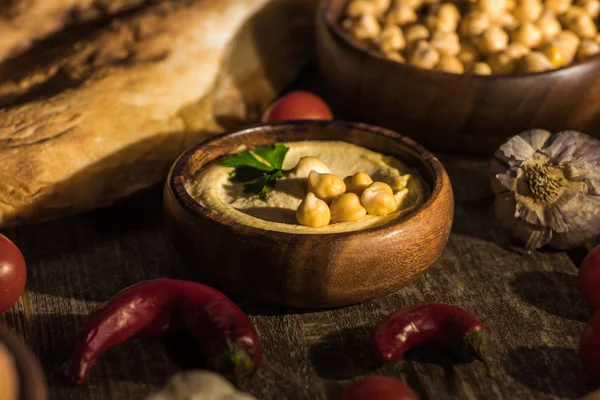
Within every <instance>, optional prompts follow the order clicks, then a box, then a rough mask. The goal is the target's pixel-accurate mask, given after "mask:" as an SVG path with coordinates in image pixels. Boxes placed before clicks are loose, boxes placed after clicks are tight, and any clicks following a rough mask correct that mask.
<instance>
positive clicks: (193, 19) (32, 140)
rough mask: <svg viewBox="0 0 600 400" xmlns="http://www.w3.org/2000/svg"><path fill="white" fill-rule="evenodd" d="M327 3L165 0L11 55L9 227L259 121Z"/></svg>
mask: <svg viewBox="0 0 600 400" xmlns="http://www.w3.org/2000/svg"><path fill="white" fill-rule="evenodd" d="M315 5H316V1H315V0H220V1H214V0H180V1H177V0H175V1H167V2H159V3H155V4H150V5H146V6H144V7H142V8H141V9H140V10H139V11H137V12H134V13H131V15H126V16H122V17H120V18H117V19H115V20H113V21H111V22H110V23H109V24H107V26H105V27H101V28H99V29H94V30H92V31H91V32H84V33H81V34H80V35H77V36H76V38H77V40H73V39H68V38H72V37H73V35H72V34H70V35H64V38H62V39H64V40H62V39H61V40H60V41H59V42H58V43H59V44H55V43H48V44H47V45H46V46H43V47H40V46H37V45H36V46H34V47H33V48H32V49H30V50H29V51H28V52H25V53H24V54H22V55H20V56H18V57H17V58H14V59H11V60H9V61H7V62H6V63H4V64H3V65H1V66H0V76H2V77H3V79H2V80H1V81H0V106H3V108H1V109H0V160H2V161H1V162H0V177H1V179H0V227H2V226H11V225H16V224H21V223H24V222H29V221H37V220H43V219H50V218H56V217H59V216H63V215H67V214H71V213H75V212H80V211H84V210H89V209H92V208H95V207H98V206H102V205H105V204H109V203H111V202H113V201H115V200H116V199H119V198H121V197H124V196H127V195H129V194H131V193H134V192H136V191H138V190H140V189H142V188H145V187H147V186H150V185H152V184H155V183H157V182H160V181H161V180H162V179H163V178H164V176H165V174H166V172H167V170H168V168H169V166H170V164H171V163H172V162H173V160H174V159H175V158H176V157H177V155H178V154H180V153H181V152H182V151H183V150H184V149H185V148H186V147H188V146H189V145H191V144H192V143H194V142H197V141H199V140H201V139H202V138H204V137H206V136H208V135H212V134H215V133H218V132H220V131H221V130H222V129H223V127H224V125H225V121H227V123H231V122H232V121H233V122H234V123H235V122H237V123H240V122H243V121H244V120H247V118H248V110H249V108H252V109H255V108H256V107H259V108H260V107H264V106H265V105H266V104H267V103H268V102H269V101H271V100H272V99H273V98H274V96H275V95H276V93H277V92H278V91H280V90H281V89H282V88H283V86H284V85H285V84H287V83H289V82H290V81H291V80H292V79H293V78H294V77H295V76H296V75H297V73H298V72H299V71H300V69H301V68H302V67H303V66H304V65H305V64H306V62H307V61H308V60H309V58H310V57H311V55H312V45H311V44H312V43H311V42H312V40H311V39H312V38H311V33H312V22H313V12H314V7H315ZM57 40H58V39H57ZM250 106H252V107H250Z"/></svg>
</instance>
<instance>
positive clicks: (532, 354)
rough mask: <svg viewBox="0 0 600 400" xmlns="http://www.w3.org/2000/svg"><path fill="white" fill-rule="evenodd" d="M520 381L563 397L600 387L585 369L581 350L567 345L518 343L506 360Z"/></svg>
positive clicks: (510, 372)
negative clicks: (582, 366) (520, 344)
mask: <svg viewBox="0 0 600 400" xmlns="http://www.w3.org/2000/svg"><path fill="white" fill-rule="evenodd" d="M504 367H505V369H506V371H507V373H508V374H509V375H510V376H511V377H513V378H514V379H515V380H516V381H517V382H520V383H521V384H523V385H525V386H527V387H530V388H532V389H535V390H538V391H540V392H542V393H546V394H548V395H551V396H557V397H560V398H568V399H579V398H581V397H582V396H584V395H585V394H586V393H589V392H591V391H592V390H594V389H596V386H595V384H594V383H593V382H592V381H591V380H590V379H588V378H587V377H586V376H585V374H584V372H583V371H582V369H581V366H580V364H579V357H578V354H577V351H576V350H574V349H568V348H564V347H548V346H536V347H531V348H530V347H517V348H515V349H511V350H510V351H509V353H508V355H507V356H506V358H505V360H504Z"/></svg>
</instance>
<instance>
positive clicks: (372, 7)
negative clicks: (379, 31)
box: [346, 0, 377, 18]
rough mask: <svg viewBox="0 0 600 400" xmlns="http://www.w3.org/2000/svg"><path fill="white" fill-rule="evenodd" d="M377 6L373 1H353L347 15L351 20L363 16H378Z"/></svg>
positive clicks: (347, 9)
mask: <svg viewBox="0 0 600 400" xmlns="http://www.w3.org/2000/svg"><path fill="white" fill-rule="evenodd" d="M376 14H377V6H376V4H375V3H374V2H373V1H371V0H352V1H350V3H349V4H348V7H347V8H346V15H347V16H348V17H350V18H359V17H362V16H363V15H376Z"/></svg>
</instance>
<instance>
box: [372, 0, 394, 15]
mask: <svg viewBox="0 0 600 400" xmlns="http://www.w3.org/2000/svg"><path fill="white" fill-rule="evenodd" d="M370 1H371V3H373V5H374V6H375V10H376V11H377V12H378V13H379V14H383V13H384V12H386V10H387V9H388V8H390V4H392V0H370Z"/></svg>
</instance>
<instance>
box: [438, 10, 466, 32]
mask: <svg viewBox="0 0 600 400" xmlns="http://www.w3.org/2000/svg"><path fill="white" fill-rule="evenodd" d="M437 17H438V24H437V29H438V30H440V31H444V32H454V31H456V28H457V27H458V21H460V12H459V11H458V8H457V7H456V6H455V5H454V4H452V3H444V4H442V5H441V6H440V8H439V10H438V12H437Z"/></svg>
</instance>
